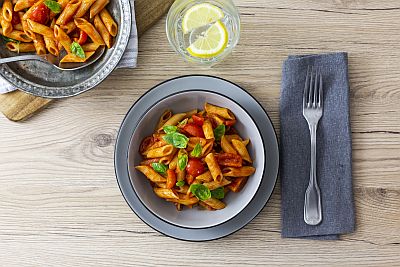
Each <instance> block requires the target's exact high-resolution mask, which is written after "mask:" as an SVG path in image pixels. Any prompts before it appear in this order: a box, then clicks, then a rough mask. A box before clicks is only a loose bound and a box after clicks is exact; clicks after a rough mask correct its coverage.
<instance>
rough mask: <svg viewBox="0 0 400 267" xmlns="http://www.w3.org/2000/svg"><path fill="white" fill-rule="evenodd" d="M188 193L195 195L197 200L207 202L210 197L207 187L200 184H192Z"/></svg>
mask: <svg viewBox="0 0 400 267" xmlns="http://www.w3.org/2000/svg"><path fill="white" fill-rule="evenodd" d="M189 191H190V192H192V193H193V195H195V197H197V198H198V199H199V200H202V201H203V200H207V199H209V198H210V197H211V191H210V189H208V187H207V186H205V185H202V184H192V185H191V186H190V187H189Z"/></svg>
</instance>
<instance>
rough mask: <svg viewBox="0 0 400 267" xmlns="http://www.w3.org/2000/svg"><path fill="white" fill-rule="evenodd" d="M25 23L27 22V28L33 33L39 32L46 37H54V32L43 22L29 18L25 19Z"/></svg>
mask: <svg viewBox="0 0 400 267" xmlns="http://www.w3.org/2000/svg"><path fill="white" fill-rule="evenodd" d="M27 23H28V26H29V29H30V30H31V31H33V32H34V33H38V34H41V35H43V36H46V37H48V38H54V32H53V30H52V29H51V28H49V27H47V26H45V25H43V24H40V23H37V22H35V21H33V20H30V19H28V20H27Z"/></svg>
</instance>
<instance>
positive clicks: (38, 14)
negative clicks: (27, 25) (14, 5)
mask: <svg viewBox="0 0 400 267" xmlns="http://www.w3.org/2000/svg"><path fill="white" fill-rule="evenodd" d="M49 15H50V9H49V8H48V7H47V6H46V5H45V4H43V3H41V4H40V5H37V6H35V7H34V8H33V10H32V13H31V15H30V17H29V18H30V19H31V20H33V21H36V22H37V23H40V24H46V23H47V21H48V20H49Z"/></svg>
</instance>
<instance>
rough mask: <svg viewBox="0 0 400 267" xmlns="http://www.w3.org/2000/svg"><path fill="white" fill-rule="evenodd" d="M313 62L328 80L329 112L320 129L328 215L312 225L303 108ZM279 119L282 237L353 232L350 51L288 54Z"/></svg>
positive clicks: (324, 201)
mask: <svg viewBox="0 0 400 267" xmlns="http://www.w3.org/2000/svg"><path fill="white" fill-rule="evenodd" d="M308 66H310V67H311V66H313V67H314V68H320V69H321V73H322V75H323V86H324V114H323V117H322V118H321V120H320V122H319V126H318V131H317V179H318V183H319V186H320V189H321V195H322V216H323V220H322V222H321V223H320V224H319V225H317V226H309V225H307V224H306V223H305V222H304V219H303V216H304V215H303V210H304V209H303V206H304V193H305V191H306V188H307V185H308V181H309V172H310V133H309V129H308V124H307V122H306V120H305V119H304V117H303V113H302V96H303V89H304V84H305V78H306V73H307V68H308ZM280 122H281V132H280V133H281V134H280V137H281V140H280V141H281V152H280V153H281V166H280V177H281V187H282V237H298V238H311V239H338V238H339V236H338V235H339V234H344V233H349V232H353V231H354V228H355V215H354V203H353V187H352V168H351V167H352V165H351V164H352V158H351V131H350V114H349V82H348V67H347V53H333V54H323V55H308V56H289V57H288V59H287V60H286V61H285V62H284V64H283V73H282V88H281V102H280Z"/></svg>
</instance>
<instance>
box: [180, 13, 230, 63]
mask: <svg viewBox="0 0 400 267" xmlns="http://www.w3.org/2000/svg"><path fill="white" fill-rule="evenodd" d="M227 44H228V31H227V30H226V27H225V25H224V24H222V22H221V21H217V22H216V23H214V24H213V25H212V26H211V27H210V28H208V30H207V31H206V32H205V33H204V36H201V37H199V38H198V39H197V40H196V41H195V42H194V43H192V44H191V45H190V46H189V47H188V48H187V51H188V52H189V54H191V55H192V56H194V57H199V58H211V57H214V56H217V55H218V54H220V53H222V52H223V51H224V49H225V48H226V46H227Z"/></svg>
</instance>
